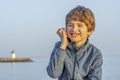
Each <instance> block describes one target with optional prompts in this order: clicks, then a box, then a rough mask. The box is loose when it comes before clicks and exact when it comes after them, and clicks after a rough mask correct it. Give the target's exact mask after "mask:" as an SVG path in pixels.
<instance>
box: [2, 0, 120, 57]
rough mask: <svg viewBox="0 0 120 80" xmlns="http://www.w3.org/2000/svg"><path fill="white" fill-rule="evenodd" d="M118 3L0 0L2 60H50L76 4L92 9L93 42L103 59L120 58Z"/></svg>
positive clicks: (104, 0) (115, 0) (112, 0)
mask: <svg viewBox="0 0 120 80" xmlns="http://www.w3.org/2000/svg"><path fill="white" fill-rule="evenodd" d="M119 3H120V1H119V0H0V57H10V56H11V51H12V49H14V50H15V52H16V56H17V57H40V58H44V57H47V58H48V57H49V56H50V54H51V51H52V49H53V47H54V44H55V42H57V41H59V40H60V39H59V37H58V35H57V34H56V31H57V29H58V28H60V27H65V16H66V14H67V13H68V12H69V11H70V10H71V9H73V8H74V7H76V6H77V5H82V6H85V7H87V8H89V9H91V10H92V11H93V13H94V15H95V19H96V28H95V32H94V33H93V34H92V35H91V37H90V39H89V40H90V42H91V43H93V44H94V45H95V46H96V47H97V48H99V49H100V50H101V52H102V54H103V56H118V57H120V54H119V50H120V34H119V32H120V27H119V26H120V22H119V21H120V10H119V8H120V5H119Z"/></svg>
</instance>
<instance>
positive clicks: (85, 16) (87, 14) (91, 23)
mask: <svg viewBox="0 0 120 80" xmlns="http://www.w3.org/2000/svg"><path fill="white" fill-rule="evenodd" d="M71 20H75V21H80V22H83V23H85V25H86V26H87V27H88V31H91V30H94V29H95V17H94V14H93V13H92V11H91V10H90V9H88V8H85V7H84V6H77V7H75V8H74V9H72V10H71V11H70V12H69V13H68V14H67V15H66V25H67V24H68V22H69V21H71Z"/></svg>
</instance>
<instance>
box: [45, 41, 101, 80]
mask: <svg viewBox="0 0 120 80" xmlns="http://www.w3.org/2000/svg"><path fill="white" fill-rule="evenodd" d="M60 45H61V42H60V41H59V42H57V43H56V44H55V46H54V48H53V51H52V54H51V57H50V60H49V65H48V66H47V73H48V75H49V76H50V77H52V78H58V80H101V79H102V64H103V59H102V55H101V52H100V50H99V49H97V48H96V47H95V46H93V45H92V44H90V43H89V41H87V42H86V43H85V44H84V45H83V46H81V47H80V48H79V49H78V50H76V49H75V45H74V43H69V44H68V46H67V48H66V49H65V50H63V49H61V48H60Z"/></svg>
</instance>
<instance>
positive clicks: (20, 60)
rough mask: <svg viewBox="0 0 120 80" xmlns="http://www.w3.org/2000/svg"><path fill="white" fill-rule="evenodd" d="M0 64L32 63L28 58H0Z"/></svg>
mask: <svg viewBox="0 0 120 80" xmlns="http://www.w3.org/2000/svg"><path fill="white" fill-rule="evenodd" d="M0 62H33V60H31V59H30V58H22V57H21V58H0Z"/></svg>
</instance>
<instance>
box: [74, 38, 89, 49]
mask: <svg viewBox="0 0 120 80" xmlns="http://www.w3.org/2000/svg"><path fill="white" fill-rule="evenodd" d="M87 40H88V39H85V40H84V41H81V42H77V43H75V47H76V50H78V49H79V48H80V47H81V46H83V45H84V44H85V43H86V42H87Z"/></svg>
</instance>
